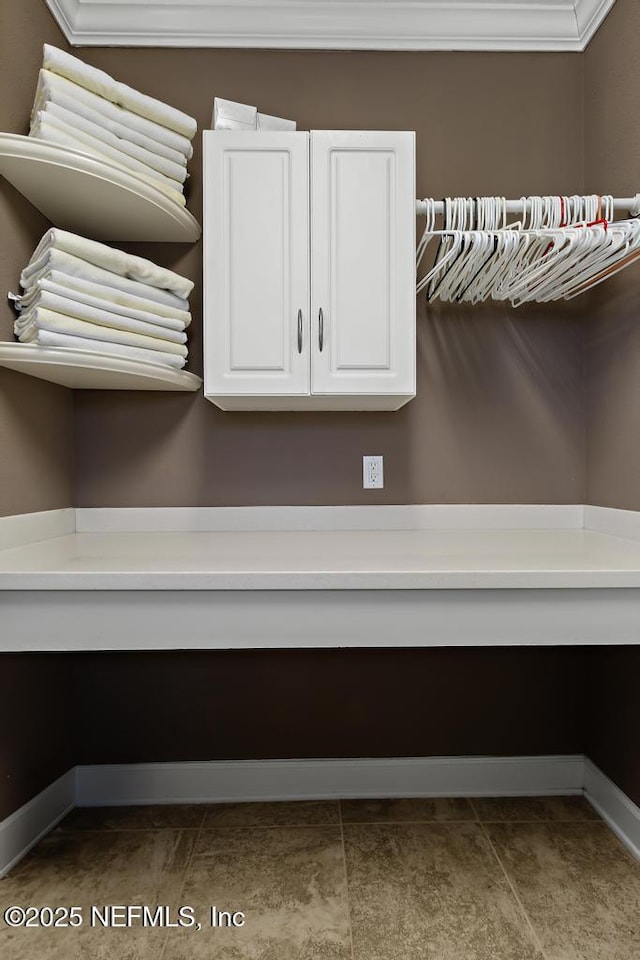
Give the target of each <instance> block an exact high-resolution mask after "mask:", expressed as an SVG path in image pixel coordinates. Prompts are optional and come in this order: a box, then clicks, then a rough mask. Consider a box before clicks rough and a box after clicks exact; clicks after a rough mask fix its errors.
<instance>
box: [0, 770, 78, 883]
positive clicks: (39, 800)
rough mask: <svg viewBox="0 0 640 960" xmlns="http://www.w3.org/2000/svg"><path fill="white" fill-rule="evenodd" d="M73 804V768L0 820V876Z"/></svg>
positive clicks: (67, 811)
mask: <svg viewBox="0 0 640 960" xmlns="http://www.w3.org/2000/svg"><path fill="white" fill-rule="evenodd" d="M74 806H76V776H75V769H71V770H68V771H67V773H65V774H63V776H61V777H59V778H58V780H55V781H54V782H53V783H52V784H50V785H49V786H48V787H46V788H45V789H44V790H43V791H42V792H41V793H39V794H37V796H35V797H33V799H32V800H29V802H28V803H25V804H24V806H22V807H20V808H19V809H18V810H16V811H15V813H12V814H11V815H10V816H9V817H7V818H6V819H5V820H2V821H1V822H0V877H3V876H4V875H5V873H8V872H9V870H11V868H12V867H13V866H15V864H16V863H17V862H18V861H19V860H21V859H22V858H23V857H24V855H25V854H26V853H28V852H29V850H30V849H31V847H33V846H34V845H35V844H36V843H37V842H38V840H40V838H41V837H43V836H44V835H45V834H47V833H48V832H49V831H50V830H52V829H53V827H55V825H56V824H57V823H58V822H59V821H60V820H62V818H63V817H65V816H66V815H67V813H69V811H70V810H73V808H74Z"/></svg>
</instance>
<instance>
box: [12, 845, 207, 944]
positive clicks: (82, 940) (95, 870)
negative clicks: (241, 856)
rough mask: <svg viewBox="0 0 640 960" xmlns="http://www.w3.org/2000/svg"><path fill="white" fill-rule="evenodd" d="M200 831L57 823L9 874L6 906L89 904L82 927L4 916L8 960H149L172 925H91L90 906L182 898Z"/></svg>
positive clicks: (168, 902) (171, 903) (167, 901)
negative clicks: (19, 922) (14, 921)
mask: <svg viewBox="0 0 640 960" xmlns="http://www.w3.org/2000/svg"><path fill="white" fill-rule="evenodd" d="M195 836H196V834H195V831H180V830H158V831H151V830H144V831H140V832H134V831H123V832H118V831H115V830H114V831H109V830H105V831H102V832H95V833H94V832H82V831H78V832H72V831H69V832H65V831H54V833H51V834H50V835H49V836H48V837H46V838H45V839H44V840H43V841H41V842H40V843H39V844H38V845H37V846H36V847H35V848H34V849H33V850H32V851H31V853H30V854H29V855H28V856H27V857H26V858H25V860H23V861H22V863H20V864H18V865H17V866H16V867H15V868H14V870H13V871H12V872H11V873H10V874H9V875H8V876H7V877H6V878H5V879H3V880H0V904H1V905H2V910H3V911H4V909H5V908H6V907H8V906H10V905H14V904H15V905H18V906H22V907H27V906H35V907H45V906H49V907H56V906H63V907H71V906H79V907H81V909H82V916H83V921H84V922H83V925H82V927H81V928H64V927H58V928H53V929H51V928H40V929H36V928H34V929H24V928H18V929H10V928H9V927H7V925H6V924H5V923H4V922H2V921H0V957H2V960H36V958H37V960H80V958H83V960H84V958H88V957H90V958H91V960H147V958H148V957H150V956H157V955H158V954H159V951H160V950H161V949H162V946H163V943H164V940H165V936H166V930H165V929H161V928H155V929H144V928H142V926H141V925H140V923H139V922H138V921H135V922H134V924H133V925H132V926H131V927H130V928H127V927H118V928H112V929H104V928H102V927H101V926H100V925H96V926H92V925H91V907H92V906H96V907H99V908H103V907H104V906H105V905H108V906H114V905H127V904H142V905H146V906H149V907H151V908H153V909H155V907H156V906H158V905H165V904H166V905H169V906H173V907H175V906H177V898H178V896H179V893H180V889H181V885H182V880H183V878H184V873H185V870H186V866H187V863H188V860H189V856H190V853H191V849H192V846H193V842H194V840H195Z"/></svg>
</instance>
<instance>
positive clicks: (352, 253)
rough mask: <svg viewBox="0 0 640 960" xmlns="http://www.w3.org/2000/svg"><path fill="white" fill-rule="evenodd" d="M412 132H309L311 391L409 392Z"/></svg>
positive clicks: (411, 351)
mask: <svg viewBox="0 0 640 960" xmlns="http://www.w3.org/2000/svg"><path fill="white" fill-rule="evenodd" d="M415 220H416V218H415V134H414V133H413V132H409V131H407V132H404V131H403V132H371V131H353V132H352V131H348V132H346V131H333V130H320V131H316V130H314V131H312V133H311V346H312V360H311V392H312V393H313V394H317V393H321V394H329V393H342V394H353V393H360V394H377V395H381V394H397V395H403V394H404V395H409V396H411V395H413V394H414V393H415V368H416V359H415V358H416V332H415V307H416V300H415Z"/></svg>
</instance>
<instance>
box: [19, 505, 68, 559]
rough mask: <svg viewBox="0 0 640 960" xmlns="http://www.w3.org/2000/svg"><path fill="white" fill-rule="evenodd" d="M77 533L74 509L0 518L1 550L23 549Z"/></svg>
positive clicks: (43, 511) (66, 508)
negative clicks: (29, 545)
mask: <svg viewBox="0 0 640 960" xmlns="http://www.w3.org/2000/svg"><path fill="white" fill-rule="evenodd" d="M75 532H76V512H75V510H74V509H73V507H65V508H63V509H61V510H42V511H39V512H37V513H19V514H17V515H15V516H12V517H0V550H10V549H11V548H12V547H23V546H25V545H26V544H27V543H39V542H40V541H42V540H50V539H51V538H52V537H66V536H68V535H69V534H71V533H75Z"/></svg>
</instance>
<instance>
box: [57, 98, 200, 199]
mask: <svg viewBox="0 0 640 960" xmlns="http://www.w3.org/2000/svg"><path fill="white" fill-rule="evenodd" d="M42 113H44V114H45V116H48V117H55V119H56V120H58V121H59V123H60V124H62V125H63V126H65V127H68V128H69V131H70V132H71V133H72V134H73V135H74V136H77V134H76V133H74V131H76V130H77V131H79V132H82V133H84V134H88V135H89V136H90V137H93V139H95V140H99V141H100V142H101V143H104V144H105V145H107V146H109V147H111V148H112V149H114V150H118V151H119V152H120V151H121V152H122V153H126V154H128V156H130V157H133V158H134V160H138V161H139V162H140V163H142V164H144V165H145V167H150V168H151V169H152V170H157V171H158V173H161V174H163V176H165V177H169V179H170V180H171V181H174V182H177V183H184V181H185V180H186V178H187V168H186V166H184V164H179V163H174V162H173V160H167V159H166V157H161V156H160V155H159V154H157V153H152V152H151V150H146V149H145V148H144V147H140V146H138V144H137V143H131V142H130V141H129V140H125V139H123V138H121V137H116V136H115V134H113V133H110V131H109V130H107V129H106V128H105V127H102V126H100V124H98V123H93V121H92V120H87V119H86V117H82V116H81V115H80V114H79V113H74V112H72V111H71V110H67V108H66V107H62V106H60V104H59V103H54V102H53V101H52V100H48V101H47V102H46V103H45V104H44V105H43V108H42ZM114 156H116V155H115V154H114ZM116 159H118V157H117V156H116ZM144 172H147V171H146V170H145V171H144ZM169 185H170V186H174V183H173V182H172V183H170V184H169ZM175 189H179V188H178V187H177V186H176V187H175Z"/></svg>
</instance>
